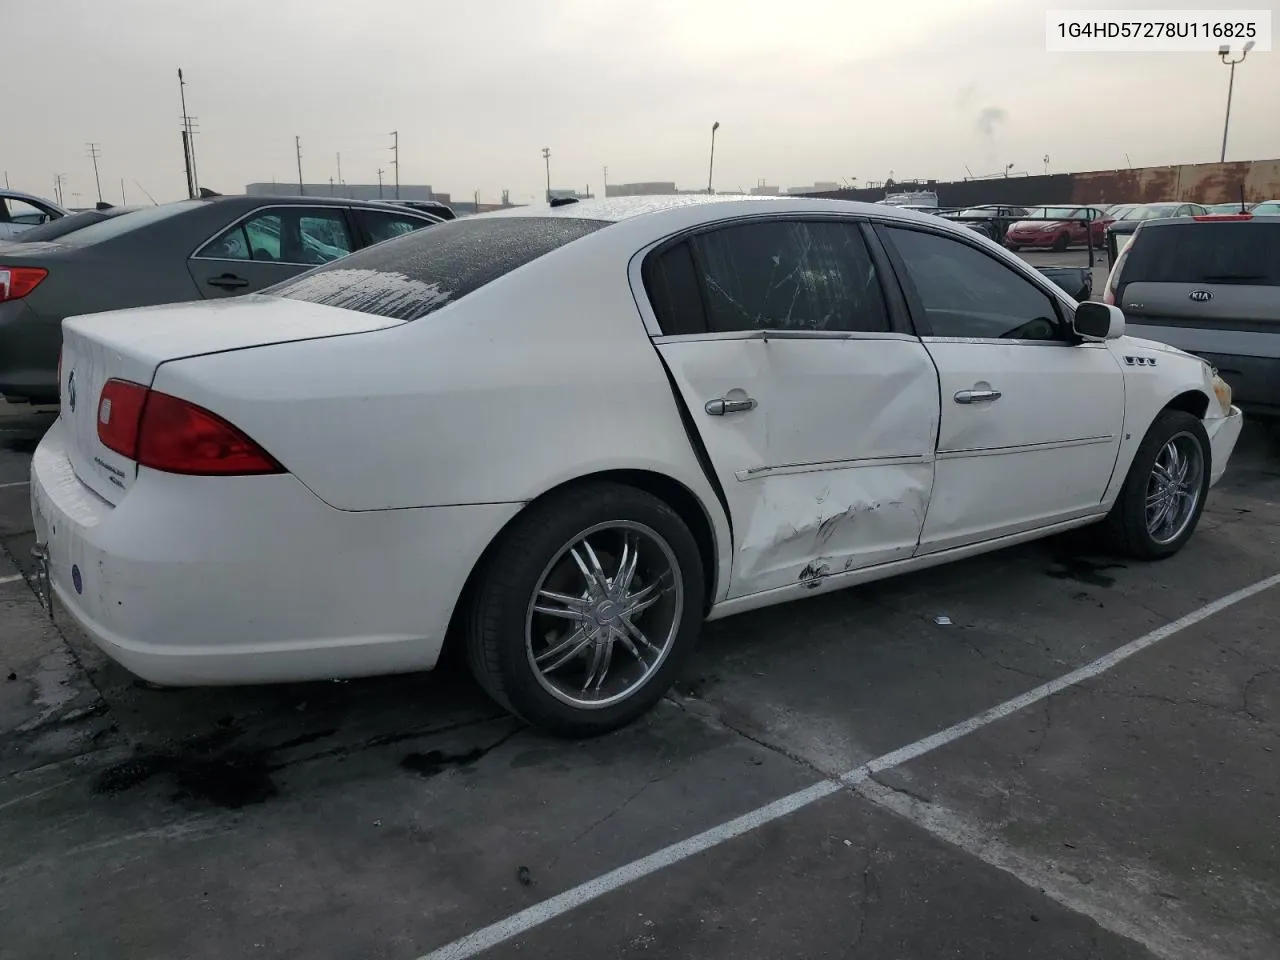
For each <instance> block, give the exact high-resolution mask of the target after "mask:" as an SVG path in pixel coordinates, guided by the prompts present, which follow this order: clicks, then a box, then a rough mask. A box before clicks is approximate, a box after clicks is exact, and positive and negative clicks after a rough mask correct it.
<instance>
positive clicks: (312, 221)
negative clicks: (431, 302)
mask: <svg viewBox="0 0 1280 960" xmlns="http://www.w3.org/2000/svg"><path fill="white" fill-rule="evenodd" d="M355 247H356V244H355V241H354V239H353V236H352V230H351V225H350V223H349V221H348V219H347V212H346V210H345V209H344V208H343V207H338V206H306V205H303V204H288V205H273V206H267V207H259V208H258V209H256V210H254V211H253V212H251V213H249V214H245V215H243V216H241V217H239V218H238V219H237V220H236V221H235V222H234V223H232V224H230V225H228V226H227V227H225V228H224V229H223V230H222V231H221V232H219V233H218V234H217V235H216V236H215V237H214V238H213V239H211V240H210V241H209V242H208V243H206V244H204V246H202V247H201V248H200V249H199V250H197V251H196V252H195V254H194V255H193V256H191V257H190V258H189V259H188V260H187V268H188V269H189V270H190V271H191V277H192V279H193V280H195V283H196V286H197V287H198V288H199V290H200V294H201V296H204V297H207V298H215V297H234V296H238V295H240V294H244V293H253V292H255V291H257V290H262V289H264V288H266V287H269V286H271V285H272V284H275V283H280V282H281V281H284V280H288V279H289V278H290V277H294V276H297V275H298V274H300V273H302V272H304V271H306V270H310V269H311V268H312V267H315V266H318V265H320V264H322V263H328V262H330V261H331V260H336V259H338V258H339V257H344V256H346V255H347V254H348V253H350V252H351V251H352V250H354V249H355Z"/></svg>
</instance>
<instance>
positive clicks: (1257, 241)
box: [1103, 214, 1280, 417]
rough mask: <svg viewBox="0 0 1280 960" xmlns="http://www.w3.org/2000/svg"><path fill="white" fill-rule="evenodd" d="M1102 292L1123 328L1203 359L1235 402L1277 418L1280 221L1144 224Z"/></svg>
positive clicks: (1203, 220)
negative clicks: (1121, 318)
mask: <svg viewBox="0 0 1280 960" xmlns="http://www.w3.org/2000/svg"><path fill="white" fill-rule="evenodd" d="M1103 299H1104V300H1105V301H1106V302H1107V303H1113V304H1115V305H1116V306H1118V307H1120V309H1121V310H1123V311H1124V315H1125V332H1126V333H1128V334H1130V335H1132V336H1135V337H1144V338H1146V339H1148V340H1158V341H1160V342H1162V343H1167V344H1169V345H1170V346H1174V347H1178V348H1180V349H1182V350H1186V351H1187V352H1188V353H1194V354H1196V355H1197V356H1200V357H1203V358H1204V359H1205V360H1207V361H1208V362H1209V363H1211V364H1213V365H1214V366H1215V367H1217V368H1218V372H1219V374H1221V376H1222V378H1223V379H1224V380H1226V381H1227V383H1228V384H1230V385H1231V389H1232V394H1233V402H1234V403H1236V404H1237V405H1238V406H1239V407H1240V408H1241V409H1243V410H1245V411H1250V412H1253V413H1254V414H1260V415H1263V416H1271V417H1276V416H1280V218H1275V217H1257V218H1251V217H1249V216H1248V215H1247V214H1246V215H1245V216H1243V217H1241V216H1239V215H1237V216H1235V217H1231V216H1220V217H1219V216H1209V217H1200V218H1196V219H1179V220H1148V221H1144V222H1142V223H1141V224H1140V225H1139V227H1138V229H1137V230H1136V231H1135V232H1134V234H1133V239H1132V240H1131V241H1130V242H1129V244H1128V245H1127V246H1126V247H1125V248H1124V250H1123V251H1121V253H1120V255H1119V257H1118V258H1117V260H1116V263H1115V266H1114V267H1113V268H1112V270H1111V276H1110V277H1108V278H1107V287H1106V291H1105V294H1104V297H1103Z"/></svg>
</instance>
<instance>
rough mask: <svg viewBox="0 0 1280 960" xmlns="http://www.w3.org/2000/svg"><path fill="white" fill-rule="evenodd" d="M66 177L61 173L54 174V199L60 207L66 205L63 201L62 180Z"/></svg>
mask: <svg viewBox="0 0 1280 960" xmlns="http://www.w3.org/2000/svg"><path fill="white" fill-rule="evenodd" d="M65 179H66V178H65V177H64V176H63V175H62V174H60V173H55V174H54V175H53V199H54V200H55V201H56V202H57V204H58V206H60V207H61V206H65V204H64V203H63V202H62V181H63V180H65Z"/></svg>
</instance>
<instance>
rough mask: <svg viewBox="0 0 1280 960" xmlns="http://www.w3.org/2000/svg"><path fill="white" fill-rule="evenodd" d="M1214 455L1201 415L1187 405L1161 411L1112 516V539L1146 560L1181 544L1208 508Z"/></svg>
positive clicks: (1173, 550)
mask: <svg viewBox="0 0 1280 960" xmlns="http://www.w3.org/2000/svg"><path fill="white" fill-rule="evenodd" d="M1211 458H1212V450H1211V449H1210V447H1209V435H1208V434H1207V433H1205V429H1204V424H1202V423H1201V422H1200V420H1199V418H1197V417H1194V416H1192V415H1191V414H1189V413H1186V412H1185V411H1182V410H1165V411H1164V412H1163V413H1161V414H1160V415H1159V416H1158V417H1156V419H1155V422H1154V423H1152V424H1151V429H1150V430H1148V431H1147V435H1146V437H1144V438H1143V440H1142V443H1141V445H1140V446H1139V447H1138V452H1137V453H1136V454H1135V455H1134V458H1133V463H1132V465H1131V466H1130V467H1129V475H1128V477H1126V478H1125V482H1124V487H1123V488H1122V489H1121V491H1120V496H1119V498H1118V499H1117V500H1116V503H1115V506H1113V507H1112V508H1111V514H1110V515H1109V516H1108V518H1107V527H1108V531H1109V533H1110V540H1111V543H1112V545H1113V546H1114V547H1115V548H1116V549H1117V550H1119V551H1120V552H1122V553H1124V554H1127V555H1128V556H1132V557H1137V558H1138V559H1141V560H1162V559H1164V558H1165V557H1171V556H1173V555H1174V554H1175V553H1177V552H1178V551H1179V550H1181V549H1182V547H1183V545H1184V544H1186V542H1187V541H1188V540H1189V539H1191V535H1192V534H1193V533H1194V532H1195V529H1196V525H1197V524H1198V523H1199V522H1200V515H1201V513H1203V512H1204V503H1205V499H1206V498H1207V497H1208V495H1209V473H1210V466H1211Z"/></svg>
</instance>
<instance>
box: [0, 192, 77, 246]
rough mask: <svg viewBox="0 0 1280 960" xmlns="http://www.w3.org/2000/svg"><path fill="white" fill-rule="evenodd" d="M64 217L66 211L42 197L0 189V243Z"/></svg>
mask: <svg viewBox="0 0 1280 960" xmlns="http://www.w3.org/2000/svg"><path fill="white" fill-rule="evenodd" d="M66 215H67V211H66V210H64V209H62V207H60V206H58V205H57V204H56V203H53V202H51V201H49V200H46V199H44V198H43V197H36V196H32V195H31V194H29V193H19V192H18V191H17V190H5V189H0V241H3V240H12V239H13V238H14V237H16V236H18V235H19V234H21V233H23V232H24V231H27V230H30V229H31V228H32V227H38V226H40V225H41V224H45V223H49V222H50V221H52V220H59V219H61V218H62V217H65V216H66Z"/></svg>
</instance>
